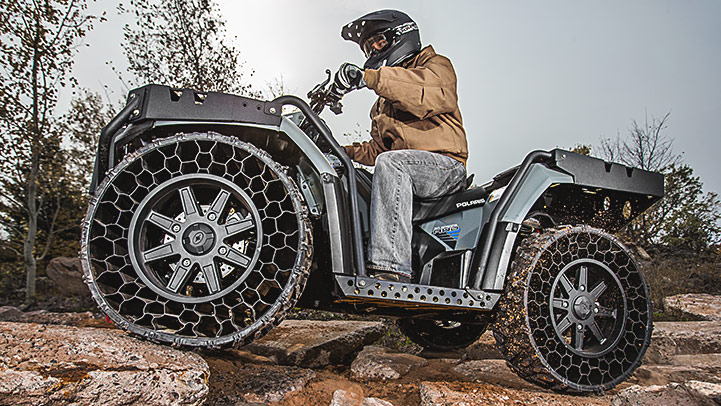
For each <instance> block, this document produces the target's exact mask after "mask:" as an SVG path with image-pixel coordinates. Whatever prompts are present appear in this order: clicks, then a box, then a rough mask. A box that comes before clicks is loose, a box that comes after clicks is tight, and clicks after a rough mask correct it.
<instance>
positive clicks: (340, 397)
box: [330, 389, 393, 406]
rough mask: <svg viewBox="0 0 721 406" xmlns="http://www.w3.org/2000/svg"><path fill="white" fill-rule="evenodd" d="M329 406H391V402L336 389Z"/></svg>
mask: <svg viewBox="0 0 721 406" xmlns="http://www.w3.org/2000/svg"><path fill="white" fill-rule="evenodd" d="M330 406H393V403H391V402H389V401H387V400H383V399H378V398H364V397H363V395H361V394H360V393H357V392H351V391H345V390H343V389H338V390H336V391H335V392H333V398H332V399H331V401H330Z"/></svg>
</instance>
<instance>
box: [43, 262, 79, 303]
mask: <svg viewBox="0 0 721 406" xmlns="http://www.w3.org/2000/svg"><path fill="white" fill-rule="evenodd" d="M45 273H46V274H47V275H48V278H50V279H51V280H52V281H53V282H55V286H57V288H58V290H59V291H60V292H62V293H63V294H64V295H66V296H80V297H90V290H89V289H88V286H87V285H86V284H85V282H84V281H83V268H82V267H81V265H80V258H68V257H57V258H53V259H51V260H50V262H49V263H48V266H47V267H46V268H45Z"/></svg>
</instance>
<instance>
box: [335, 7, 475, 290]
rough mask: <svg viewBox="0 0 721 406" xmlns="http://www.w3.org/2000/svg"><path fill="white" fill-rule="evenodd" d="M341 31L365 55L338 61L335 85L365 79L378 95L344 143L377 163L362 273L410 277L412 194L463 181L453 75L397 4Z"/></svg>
mask: <svg viewBox="0 0 721 406" xmlns="http://www.w3.org/2000/svg"><path fill="white" fill-rule="evenodd" d="M341 36H342V37H343V38H344V39H346V40H349V41H353V42H355V43H357V44H358V45H359V46H360V47H361V50H362V51H363V53H364V54H365V56H366V58H367V59H366V62H365V64H364V66H363V68H364V69H361V68H359V67H357V66H355V65H352V64H349V63H344V64H343V65H341V68H340V69H339V71H338V73H336V85H337V86H339V87H340V88H341V89H340V90H341V92H344V93H347V92H349V91H352V90H355V89H358V88H362V87H364V86H367V87H368V88H369V89H372V90H373V91H374V92H375V93H376V94H377V95H378V96H379V97H378V100H377V101H376V102H375V104H374V105H373V107H372V109H371V119H372V123H371V132H370V136H371V140H370V141H366V142H363V143H357V142H356V143H353V145H346V146H345V147H344V148H345V151H346V153H347V154H348V156H349V157H350V158H351V159H353V160H354V161H357V162H359V163H362V164H365V165H374V164H375V173H374V175H373V189H372V196H371V209H370V210H371V212H370V225H371V241H370V245H369V248H368V262H367V268H368V272H369V274H370V275H372V276H374V277H376V278H378V279H382V280H389V281H399V282H409V281H410V280H411V278H412V274H413V271H412V266H411V235H412V224H411V221H412V215H413V214H412V212H413V196H416V197H419V198H423V199H428V198H434V197H440V196H443V195H446V194H450V193H454V192H457V191H460V190H462V189H464V188H465V187H466V183H465V180H466V167H465V163H466V159H467V158H468V145H467V142H466V133H465V130H464V129H463V122H462V119H461V112H460V110H459V109H458V96H457V93H456V74H455V72H454V70H453V66H452V65H451V62H450V61H449V60H448V58H446V57H444V56H441V55H438V54H436V53H435V51H434V50H433V47H432V46H430V45H429V46H427V47H425V48H423V49H421V41H420V35H419V32H418V26H417V25H416V23H415V22H414V21H413V20H412V19H411V18H410V17H409V16H408V15H406V14H405V13H403V12H400V11H396V10H381V11H375V12H372V13H370V14H367V15H364V16H363V17H360V18H358V19H357V20H355V21H353V22H351V23H349V24H347V25H345V26H344V27H343V29H342V31H341Z"/></svg>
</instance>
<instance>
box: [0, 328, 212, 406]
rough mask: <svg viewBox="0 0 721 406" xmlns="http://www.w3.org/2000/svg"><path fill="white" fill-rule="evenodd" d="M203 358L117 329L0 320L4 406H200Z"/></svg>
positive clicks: (0, 401)
mask: <svg viewBox="0 0 721 406" xmlns="http://www.w3.org/2000/svg"><path fill="white" fill-rule="evenodd" d="M208 374H209V370H208V365H207V364H206V363H205V361H204V360H203V359H202V358H201V357H200V356H199V355H197V354H195V353H192V352H183V351H179V350H176V349H173V348H170V347H166V346H161V345H156V344H152V343H149V342H145V341H140V340H136V339H134V338H131V337H129V336H127V335H125V334H124V333H122V332H121V331H119V330H109V329H94V328H78V327H69V326H46V325H39V324H33V323H10V322H0V404H13V405H50V404H52V405H56V404H72V405H97V404H103V405H120V404H122V405H126V404H142V405H167V404H177V405H201V404H203V402H205V399H206V397H207V395H208V385H207V379H208Z"/></svg>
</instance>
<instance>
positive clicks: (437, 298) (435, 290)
mask: <svg viewBox="0 0 721 406" xmlns="http://www.w3.org/2000/svg"><path fill="white" fill-rule="evenodd" d="M335 278H336V282H337V283H338V285H339V286H340V288H341V290H342V291H343V294H344V296H346V298H348V299H356V300H369V301H374V302H376V303H378V302H381V304H383V302H385V304H387V305H388V306H404V305H406V306H407V305H409V304H412V305H413V306H414V307H430V308H438V307H447V308H448V307H450V308H465V309H475V310H491V309H492V308H493V307H494V306H495V305H496V302H498V299H499V298H500V294H498V293H494V292H486V291H482V290H474V289H455V288H446V287H438V286H428V285H416V284H413V283H398V282H388V281H381V280H377V279H373V278H368V277H355V276H347V275H336V276H335Z"/></svg>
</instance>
